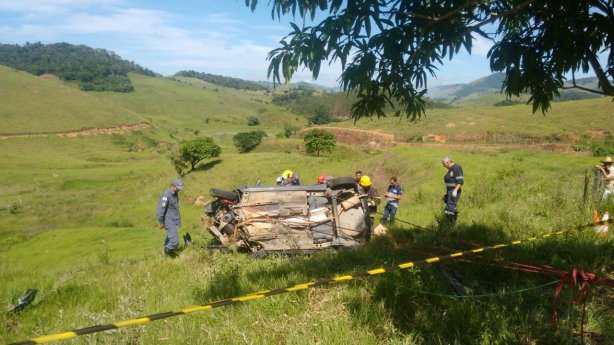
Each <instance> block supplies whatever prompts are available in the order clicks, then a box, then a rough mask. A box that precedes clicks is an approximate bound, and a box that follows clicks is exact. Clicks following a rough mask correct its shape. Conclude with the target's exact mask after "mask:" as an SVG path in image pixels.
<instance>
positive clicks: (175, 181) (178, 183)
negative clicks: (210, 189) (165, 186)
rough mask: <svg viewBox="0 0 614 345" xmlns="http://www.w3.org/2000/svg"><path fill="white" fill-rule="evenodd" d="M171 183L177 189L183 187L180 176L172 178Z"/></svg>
mask: <svg viewBox="0 0 614 345" xmlns="http://www.w3.org/2000/svg"><path fill="white" fill-rule="evenodd" d="M171 185H172V186H175V187H177V189H178V190H183V188H185V186H184V185H183V181H182V180H181V179H180V178H176V179H174V180H172V181H171Z"/></svg>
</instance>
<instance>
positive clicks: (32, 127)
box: [0, 65, 139, 134]
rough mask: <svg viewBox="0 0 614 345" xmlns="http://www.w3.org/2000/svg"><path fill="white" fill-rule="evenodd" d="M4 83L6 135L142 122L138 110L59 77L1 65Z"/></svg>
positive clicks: (0, 117) (1, 105) (0, 114)
mask: <svg viewBox="0 0 614 345" xmlns="http://www.w3.org/2000/svg"><path fill="white" fill-rule="evenodd" d="M0 80H2V83H0V98H1V99H2V100H3V101H2V102H0V121H1V122H2V129H1V130H0V132H2V133H9V134H10V133H40V132H61V131H68V130H76V129H81V128H88V127H110V126H116V125H120V124H130V123H135V122H138V121H139V116H138V115H137V113H135V112H134V111H131V110H129V109H126V108H123V107H120V106H117V105H116V104H110V103H108V102H105V101H104V100H102V99H100V98H98V97H97V96H96V94H95V93H88V92H84V91H81V90H79V89H78V88H77V87H76V86H75V85H71V84H66V83H64V82H62V81H61V80H59V79H57V78H55V77H37V76H33V75H31V74H29V73H26V72H20V71H16V70H14V69H11V68H8V67H6V66H2V65H0Z"/></svg>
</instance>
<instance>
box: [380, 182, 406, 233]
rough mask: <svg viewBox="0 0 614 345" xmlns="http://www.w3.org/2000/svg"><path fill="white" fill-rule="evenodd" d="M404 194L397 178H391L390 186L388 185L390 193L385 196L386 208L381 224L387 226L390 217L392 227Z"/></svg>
mask: <svg viewBox="0 0 614 345" xmlns="http://www.w3.org/2000/svg"><path fill="white" fill-rule="evenodd" d="M402 194H403V188H401V185H399V181H398V179H397V177H396V176H392V177H391V178H390V185H388V191H387V192H386V194H384V197H385V198H386V207H384V216H383V217H382V221H381V223H382V224H384V225H386V222H387V221H388V217H389V216H390V225H392V224H394V216H395V215H396V214H397V210H398V209H399V200H401V195H402Z"/></svg>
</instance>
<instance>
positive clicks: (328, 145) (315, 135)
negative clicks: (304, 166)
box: [303, 128, 337, 156]
mask: <svg viewBox="0 0 614 345" xmlns="http://www.w3.org/2000/svg"><path fill="white" fill-rule="evenodd" d="M303 139H304V141H305V150H306V151H307V154H309V155H315V156H319V155H320V153H321V152H331V151H332V150H333V149H334V148H335V145H336V144H337V140H336V139H335V135H334V134H333V133H331V132H329V131H325V130H323V129H318V128H315V129H312V130H309V131H308V132H307V133H305V136H304V138H303Z"/></svg>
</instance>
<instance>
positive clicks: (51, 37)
mask: <svg viewBox="0 0 614 345" xmlns="http://www.w3.org/2000/svg"><path fill="white" fill-rule="evenodd" d="M268 2H269V1H268V0H261V1H260V2H259V4H258V7H257V8H256V11H255V12H252V11H251V10H250V9H249V8H248V7H246V6H245V1H244V0H200V1H194V0H182V1H172V2H171V1H159V0H104V1H100V0H98V1H96V0H21V1H15V0H0V43H3V44H19V45H23V44H25V43H26V42H42V43H46V44H49V43H58V42H67V43H71V44H84V45H87V46H90V47H92V48H102V49H106V50H109V51H112V52H114V53H116V54H118V55H119V56H121V57H122V58H123V59H126V60H130V61H134V62H135V63H137V64H139V65H141V66H142V67H145V68H148V69H150V70H153V71H154V72H157V73H160V74H162V75H172V74H174V73H176V72H178V71H181V70H195V71H198V72H204V73H211V74H218V75H224V76H229V77H235V78H242V79H246V80H254V81H257V80H268V79H267V69H268V62H267V60H266V57H267V54H268V52H269V51H271V50H272V49H275V48H276V47H278V46H279V44H278V42H279V41H280V40H281V39H282V38H283V37H284V36H285V35H286V34H287V33H288V32H290V30H291V28H290V25H289V22H290V21H292V18H291V17H287V18H283V19H282V21H279V20H277V19H275V20H274V19H273V18H271V13H270V8H269V7H268V6H267V4H268ZM490 46H491V44H490V42H488V41H487V40H484V39H482V38H480V39H478V40H475V41H474V44H473V50H472V54H471V55H469V54H467V53H466V52H464V53H461V54H459V55H458V56H455V58H454V59H453V60H452V61H446V62H445V64H444V65H443V66H441V67H440V71H439V72H438V73H437V78H436V79H430V80H429V81H428V86H429V87H433V86H437V85H448V84H455V83H467V82H470V81H473V80H476V79H479V78H482V77H485V76H487V75H489V74H490V73H491V72H490V68H489V63H488V60H487V59H486V54H487V52H488V50H489V49H490ZM340 72H341V66H340V64H339V63H333V64H332V65H328V64H326V65H324V64H323V66H322V69H321V71H320V75H319V77H318V79H317V80H315V81H314V80H313V79H312V77H311V73H310V72H309V71H308V70H303V71H299V72H297V73H296V74H295V76H294V77H293V78H292V81H293V82H298V81H306V82H311V83H316V84H319V85H325V86H329V87H336V86H338V84H339V83H338V78H339V75H340Z"/></svg>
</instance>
